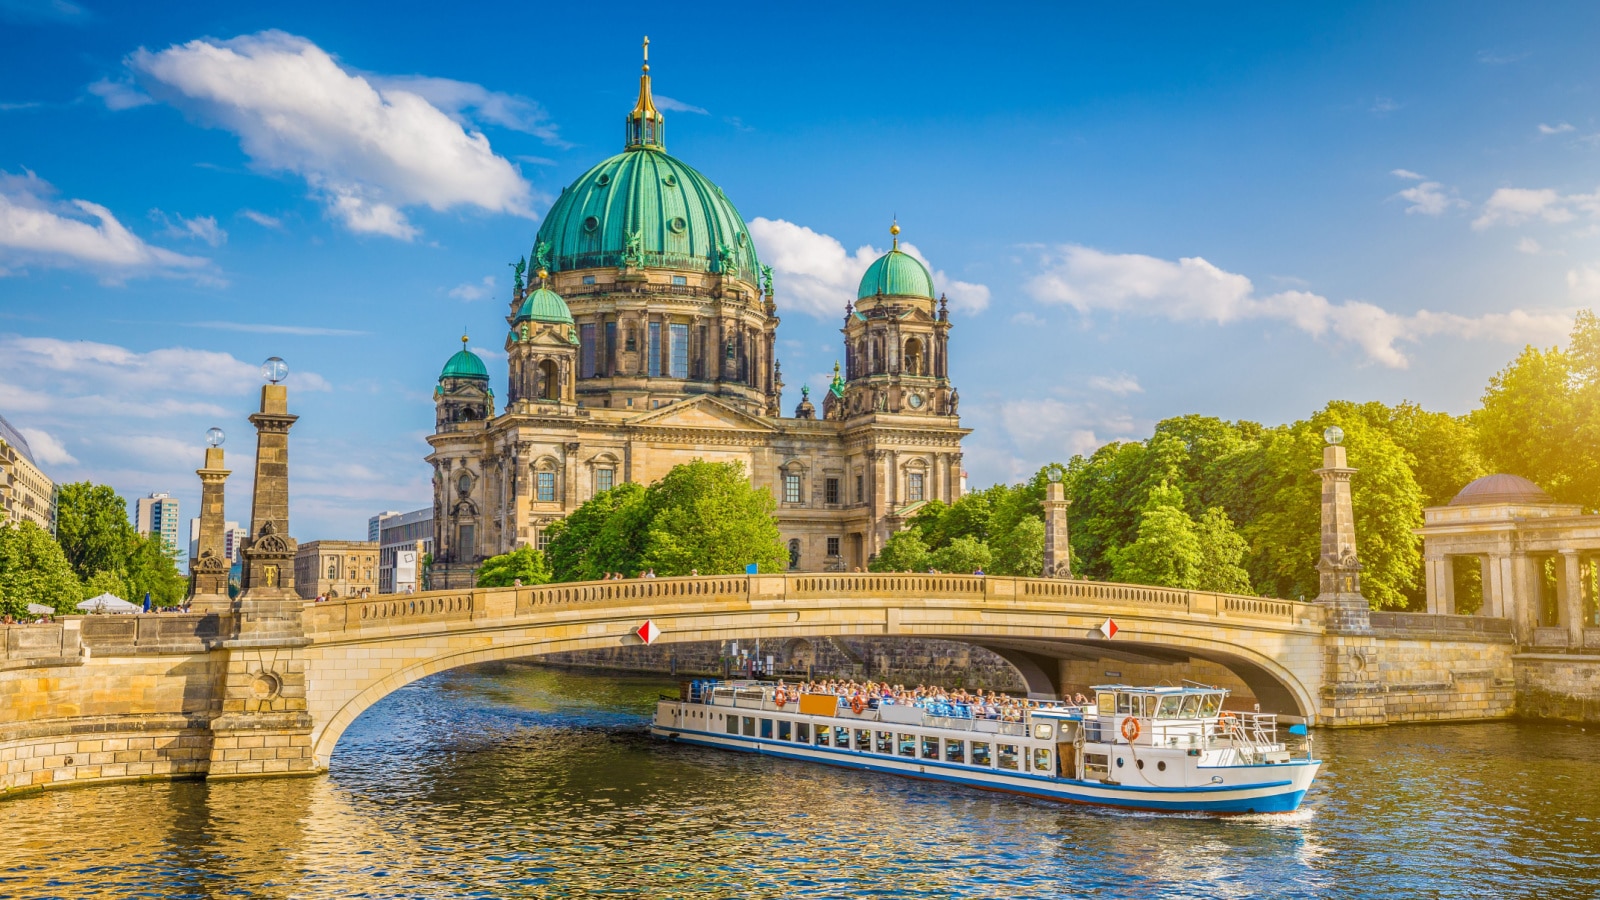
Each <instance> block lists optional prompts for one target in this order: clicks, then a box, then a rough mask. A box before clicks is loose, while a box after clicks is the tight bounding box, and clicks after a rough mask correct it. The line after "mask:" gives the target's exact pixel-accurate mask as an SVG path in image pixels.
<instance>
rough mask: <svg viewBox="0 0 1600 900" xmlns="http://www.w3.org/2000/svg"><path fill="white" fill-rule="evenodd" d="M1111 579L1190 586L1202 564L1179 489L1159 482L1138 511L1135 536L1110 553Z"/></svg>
mask: <svg viewBox="0 0 1600 900" xmlns="http://www.w3.org/2000/svg"><path fill="white" fill-rule="evenodd" d="M1111 564H1112V578H1113V579H1115V580H1116V581H1121V582H1126V583H1129V584H1153V585H1159V586H1162V587H1174V588H1194V587H1196V586H1197V585H1198V583H1199V572H1200V567H1201V564H1202V560H1201V547H1200V537H1199V535H1198V534H1197V533H1196V531H1195V527H1194V520H1193V519H1191V518H1189V514H1188V513H1186V512H1184V511H1183V492H1182V491H1180V490H1179V489H1178V488H1176V487H1173V486H1171V485H1168V484H1166V483H1164V482H1163V483H1162V484H1161V485H1159V486H1158V487H1157V488H1156V489H1155V490H1154V491H1152V492H1151V493H1150V499H1149V500H1148V501H1146V502H1145V506H1144V509H1143V510H1141V511H1140V513H1139V532H1138V537H1137V538H1136V539H1135V540H1134V541H1133V543H1131V544H1129V545H1127V546H1126V547H1122V548H1119V549H1117V550H1115V551H1113V552H1112V554H1111Z"/></svg>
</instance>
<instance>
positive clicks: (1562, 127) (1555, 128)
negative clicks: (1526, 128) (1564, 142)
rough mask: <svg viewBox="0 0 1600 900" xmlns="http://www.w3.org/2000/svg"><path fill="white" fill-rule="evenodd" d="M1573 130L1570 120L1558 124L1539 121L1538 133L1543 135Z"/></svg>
mask: <svg viewBox="0 0 1600 900" xmlns="http://www.w3.org/2000/svg"><path fill="white" fill-rule="evenodd" d="M1573 130H1574V129H1573V127H1572V123H1571V122H1562V123H1560V124H1558V125H1546V124H1544V123H1543V122H1540V123H1539V133H1540V134H1542V135H1545V136H1549V135H1552V134H1566V133H1567V132H1569V131H1573Z"/></svg>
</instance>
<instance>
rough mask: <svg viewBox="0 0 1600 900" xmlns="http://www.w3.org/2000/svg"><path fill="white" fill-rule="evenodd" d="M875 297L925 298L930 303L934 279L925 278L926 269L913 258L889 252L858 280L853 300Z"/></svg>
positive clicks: (900, 253) (926, 275)
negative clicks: (890, 295)
mask: <svg viewBox="0 0 1600 900" xmlns="http://www.w3.org/2000/svg"><path fill="white" fill-rule="evenodd" d="M877 294H897V295H900V296H905V297H927V298H928V299H929V300H932V299H933V296H934V294H933V276H932V275H929V274H928V267H927V266H925V265H923V264H922V263H920V262H918V261H917V258H916V257H914V256H911V255H909V254H906V253H902V252H900V251H899V250H898V249H896V250H890V251H889V252H888V253H885V254H884V255H882V256H880V257H878V259H877V260H876V261H875V262H874V263H873V264H872V265H870V266H868V267H867V272H866V274H865V275H862V276H861V288H860V290H858V291H856V299H858V300H865V299H867V298H868V297H872V296H875V295H877Z"/></svg>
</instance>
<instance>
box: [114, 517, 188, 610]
mask: <svg viewBox="0 0 1600 900" xmlns="http://www.w3.org/2000/svg"><path fill="white" fill-rule="evenodd" d="M127 540H128V555H127V561H126V564H125V565H126V568H125V572H126V575H125V577H126V579H127V583H128V593H129V596H128V597H127V598H126V599H128V600H129V601H131V602H134V603H138V602H140V601H141V600H142V599H143V598H144V595H145V594H146V593H149V594H150V602H151V603H152V604H153V605H155V606H177V605H178V604H180V603H182V602H183V598H184V596H185V595H187V594H188V592H189V580H188V579H187V578H184V577H183V575H181V574H180V573H179V572H178V566H177V564H176V563H175V562H173V560H172V557H171V556H168V555H167V548H166V545H164V544H162V543H161V538H160V536H158V535H154V534H151V535H140V534H135V533H130V534H129V535H128V536H127Z"/></svg>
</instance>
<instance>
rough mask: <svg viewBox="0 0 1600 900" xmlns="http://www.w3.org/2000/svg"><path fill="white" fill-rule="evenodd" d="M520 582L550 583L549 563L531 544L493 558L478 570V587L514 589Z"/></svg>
mask: <svg viewBox="0 0 1600 900" xmlns="http://www.w3.org/2000/svg"><path fill="white" fill-rule="evenodd" d="M518 581H520V582H522V584H524V585H535V584H546V583H548V582H549V581H550V563H549V561H548V560H546V559H545V555H544V554H543V553H540V552H539V551H538V550H537V549H535V548H534V547H533V546H532V545H530V544H524V545H522V546H521V547H518V548H517V549H515V550H513V551H511V552H510V553H502V554H500V555H499V556H491V557H489V558H488V559H486V560H484V561H483V565H482V566H480V567H479V568H478V581H477V584H478V587H512V586H513V585H515V584H516V583H517V582H518Z"/></svg>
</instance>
